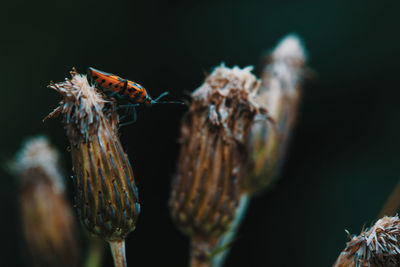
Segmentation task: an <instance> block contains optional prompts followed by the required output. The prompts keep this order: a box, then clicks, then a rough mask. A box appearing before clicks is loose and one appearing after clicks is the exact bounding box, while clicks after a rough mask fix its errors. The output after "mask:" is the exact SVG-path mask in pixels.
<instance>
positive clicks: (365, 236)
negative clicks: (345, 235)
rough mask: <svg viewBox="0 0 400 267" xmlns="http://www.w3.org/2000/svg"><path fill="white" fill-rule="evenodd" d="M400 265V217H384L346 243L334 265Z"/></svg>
mask: <svg viewBox="0 0 400 267" xmlns="http://www.w3.org/2000/svg"><path fill="white" fill-rule="evenodd" d="M345 266H346V267H353V266H354V267H363V266H368V267H378V266H387V267H394V266H400V220H399V217H397V216H394V217H383V218H382V219H380V220H378V221H377V222H376V223H375V225H374V226H372V227H371V228H370V229H367V230H365V231H363V232H362V233H361V234H360V235H359V236H354V237H352V238H351V240H350V241H349V242H347V244H346V248H345V249H344V250H343V252H342V253H341V254H340V255H339V257H338V259H337V260H336V262H335V264H334V265H333V267H345Z"/></svg>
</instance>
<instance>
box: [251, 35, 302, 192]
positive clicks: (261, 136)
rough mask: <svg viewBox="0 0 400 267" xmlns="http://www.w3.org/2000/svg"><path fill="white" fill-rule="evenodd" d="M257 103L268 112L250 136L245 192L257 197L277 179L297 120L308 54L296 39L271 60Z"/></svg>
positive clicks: (291, 37) (276, 51)
mask: <svg viewBox="0 0 400 267" xmlns="http://www.w3.org/2000/svg"><path fill="white" fill-rule="evenodd" d="M268 59H269V60H268V61H267V62H268V63H267V64H266V66H265V67H264V70H263V73H262V78H261V81H262V83H261V87H260V90H259V92H258V94H257V96H256V98H255V102H256V103H257V104H258V105H259V106H261V107H263V108H265V109H266V110H268V115H269V117H268V118H265V117H262V116H257V117H256V118H255V119H254V120H253V122H252V126H251V130H250V133H249V135H248V148H249V155H250V160H249V166H248V174H247V177H246V180H245V183H244V186H245V190H246V191H247V192H248V193H250V194H254V193H257V192H260V191H262V190H263V189H265V188H267V187H268V186H269V185H270V184H271V183H272V182H273V181H274V180H275V179H276V177H277V173H278V171H279V168H280V165H281V163H282V159H283V157H284V154H285V151H286V146H287V143H288V140H289V136H290V133H291V131H292V129H293V126H294V124H295V120H296V117H297V111H298V105H299V101H300V97H301V83H302V81H303V78H304V76H305V74H306V67H305V63H306V52H305V50H304V48H303V45H302V43H301V41H300V39H299V38H298V37H297V36H295V35H288V36H286V37H285V38H283V39H282V40H281V41H280V42H279V44H278V45H277V46H276V48H275V49H274V50H273V51H272V53H271V54H270V55H269V56H268Z"/></svg>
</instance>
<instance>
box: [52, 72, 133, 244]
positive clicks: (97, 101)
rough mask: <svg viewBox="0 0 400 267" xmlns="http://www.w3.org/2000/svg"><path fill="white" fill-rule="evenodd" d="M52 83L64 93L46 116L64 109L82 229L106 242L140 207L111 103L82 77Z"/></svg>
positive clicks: (125, 229)
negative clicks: (55, 106) (52, 110)
mask: <svg viewBox="0 0 400 267" xmlns="http://www.w3.org/2000/svg"><path fill="white" fill-rule="evenodd" d="M71 75H72V79H71V80H69V79H67V80H66V81H65V82H61V83H57V84H54V83H51V85H50V86H49V87H50V88H52V89H54V90H56V91H57V92H59V93H60V94H61V95H62V96H63V100H62V101H61V104H60V107H58V108H57V109H56V110H55V111H54V112H53V113H52V114H50V115H49V116H50V117H53V116H54V115H57V114H58V113H62V114H63V115H64V123H65V129H66V131H67V136H68V139H69V141H70V144H71V154H72V164H73V171H74V173H75V177H74V184H75V190H76V192H75V193H76V196H75V197H76V206H77V212H78V215H79V217H80V219H81V220H82V222H83V224H84V225H85V226H86V228H87V229H88V230H89V231H90V232H91V233H93V234H95V235H98V236H100V237H102V238H103V239H105V240H107V241H120V240H123V239H124V238H125V237H126V235H127V234H128V233H130V232H131V231H133V230H134V229H135V222H136V219H137V217H138V215H139V212H140V205H139V203H138V191H137V188H136V186H135V183H134V178H133V173H132V168H131V166H130V163H129V160H128V157H127V155H126V154H125V152H124V150H123V148H122V146H121V144H120V141H119V138H118V136H117V123H118V115H117V113H116V112H115V108H114V103H113V102H111V101H107V100H105V99H104V98H103V96H102V95H101V94H100V93H99V92H97V91H96V89H95V88H94V87H93V86H90V85H89V83H88V81H87V79H86V76H84V75H80V74H78V73H77V72H76V71H75V70H73V71H72V72H71Z"/></svg>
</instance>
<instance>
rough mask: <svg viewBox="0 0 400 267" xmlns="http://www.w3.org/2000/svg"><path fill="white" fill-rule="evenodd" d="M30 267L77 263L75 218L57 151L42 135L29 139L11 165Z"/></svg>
mask: <svg viewBox="0 0 400 267" xmlns="http://www.w3.org/2000/svg"><path fill="white" fill-rule="evenodd" d="M12 167H13V170H14V172H15V173H16V174H18V175H19V176H20V179H19V185H20V188H19V202H20V208H21V210H20V212H21V219H22V226H23V230H24V231H23V232H24V237H25V240H26V247H27V250H28V256H29V257H28V259H27V260H28V262H29V265H30V266H78V264H79V255H78V254H79V253H78V251H79V249H78V248H79V246H78V242H77V232H76V221H75V218H74V216H73V212H72V209H71V206H70V204H69V203H68V201H67V199H66V197H65V188H64V177H63V175H62V172H61V171H60V168H59V154H58V152H57V151H56V150H55V149H54V148H53V147H52V146H51V145H50V143H49V141H48V140H47V138H46V137H44V136H38V137H34V138H30V139H28V140H27V141H26V143H25V144H24V145H23V147H22V148H21V150H20V152H19V153H18V155H17V159H16V161H15V163H14V164H13V166H12Z"/></svg>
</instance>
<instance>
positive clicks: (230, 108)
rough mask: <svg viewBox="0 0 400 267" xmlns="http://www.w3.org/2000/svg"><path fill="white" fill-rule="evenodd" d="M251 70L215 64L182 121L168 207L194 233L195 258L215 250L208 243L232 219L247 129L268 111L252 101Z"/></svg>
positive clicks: (255, 86) (255, 84)
mask: <svg viewBox="0 0 400 267" xmlns="http://www.w3.org/2000/svg"><path fill="white" fill-rule="evenodd" d="M250 71H251V67H247V68H245V69H239V68H238V67H234V68H232V69H229V68H227V67H225V66H224V65H221V66H220V67H217V68H216V69H215V70H214V71H213V72H212V73H211V74H210V76H209V77H207V79H206V81H205V83H204V84H203V85H202V86H201V87H199V88H198V89H197V90H196V91H195V92H193V94H192V100H193V101H192V104H191V106H190V109H189V112H188V114H186V116H185V118H184V119H183V122H182V128H181V138H180V142H181V151H180V157H179V163H178V174H177V177H176V179H175V180H174V182H173V188H172V196H171V199H170V209H171V214H172V217H173V219H174V220H175V222H176V223H177V224H178V226H179V227H180V229H181V230H182V231H183V232H185V233H186V234H188V235H189V236H190V237H191V238H192V241H193V242H194V243H192V248H193V251H194V252H195V255H194V256H195V257H198V258H205V257H206V256H207V255H210V254H212V253H213V252H212V251H211V250H213V249H214V248H212V246H211V247H210V244H217V243H218V242H216V241H215V239H216V238H218V237H220V236H221V235H222V234H223V233H225V232H226V231H227V230H228V229H229V227H230V225H231V223H232V221H233V220H234V217H235V212H236V209H237V207H238V204H239V201H240V197H241V195H242V182H243V174H244V173H245V168H246V161H247V150H246V146H245V143H246V140H247V138H248V137H247V135H248V130H249V127H250V125H251V122H252V120H253V118H254V117H255V116H256V115H257V114H260V116H266V111H265V110H264V109H260V108H259V107H258V105H257V104H256V103H255V102H254V101H253V98H254V96H255V95H256V93H257V90H258V88H259V81H258V80H257V79H256V77H255V76H254V75H252V74H251V72H250ZM212 240H213V241H212ZM202 241H206V243H205V244H201V242H202ZM199 247H200V248H201V249H200V251H203V252H204V250H207V251H206V252H204V253H203V254H204V255H201V253H196V251H198V250H199V249H198V248H199Z"/></svg>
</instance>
